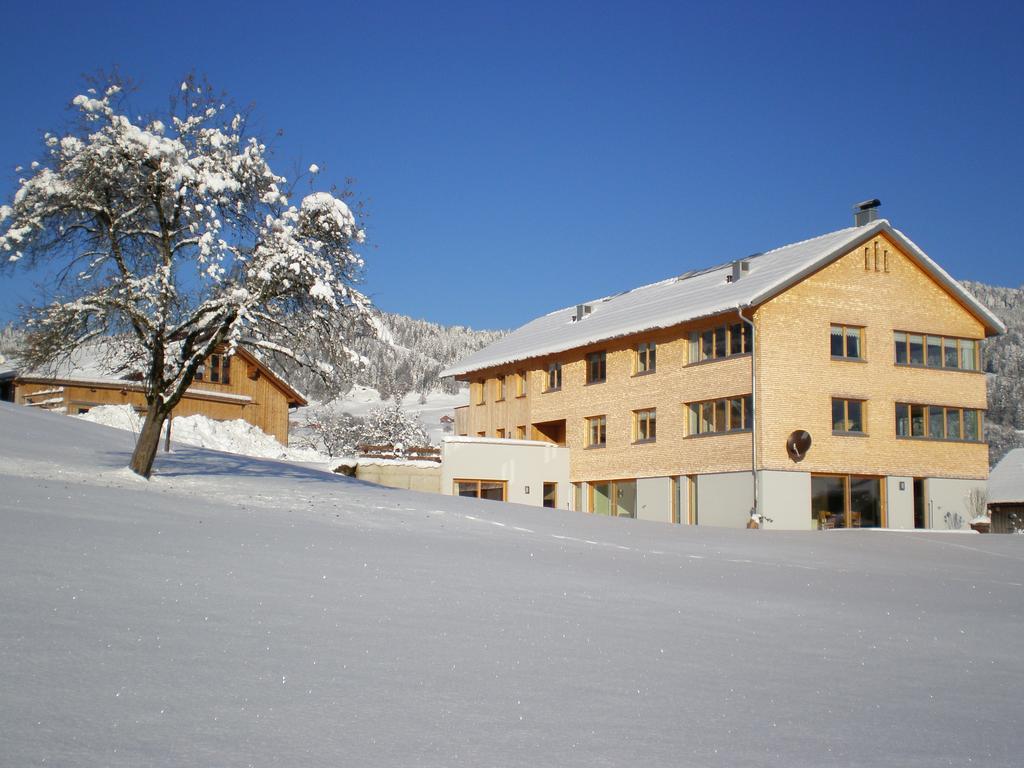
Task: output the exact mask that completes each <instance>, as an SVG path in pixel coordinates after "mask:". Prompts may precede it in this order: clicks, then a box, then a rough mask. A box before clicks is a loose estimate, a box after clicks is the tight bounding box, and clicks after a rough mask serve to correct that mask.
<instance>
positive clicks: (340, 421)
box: [301, 408, 363, 457]
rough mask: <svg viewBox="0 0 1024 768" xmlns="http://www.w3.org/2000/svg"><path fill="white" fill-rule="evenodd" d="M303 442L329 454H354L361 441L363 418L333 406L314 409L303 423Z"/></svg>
mask: <svg viewBox="0 0 1024 768" xmlns="http://www.w3.org/2000/svg"><path fill="white" fill-rule="evenodd" d="M303 427H304V428H305V432H306V433H305V435H304V436H303V437H302V438H301V440H302V442H303V443H304V444H305V445H307V446H309V447H310V448H313V449H315V450H317V451H320V452H321V453H324V454H326V455H327V456H331V457H334V456H354V455H355V453H356V449H357V447H358V446H359V444H360V442H361V435H362V432H363V420H362V419H360V418H357V417H355V416H353V415H352V414H350V413H342V412H340V411H337V410H334V409H331V408H318V409H316V410H314V411H312V412H311V413H310V414H309V415H308V416H307V417H306V421H305V422H304V423H303Z"/></svg>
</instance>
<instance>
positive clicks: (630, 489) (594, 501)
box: [587, 480, 636, 518]
mask: <svg viewBox="0 0 1024 768" xmlns="http://www.w3.org/2000/svg"><path fill="white" fill-rule="evenodd" d="M587 487H588V489H589V492H590V493H589V496H590V499H589V501H590V505H589V506H590V512H591V513H592V514H595V515H613V516H615V517H634V518H635V517H636V480H604V481H598V482H591V483H589V484H588V486H587Z"/></svg>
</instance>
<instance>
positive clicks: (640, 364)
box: [636, 341, 658, 374]
mask: <svg viewBox="0 0 1024 768" xmlns="http://www.w3.org/2000/svg"><path fill="white" fill-rule="evenodd" d="M657 355H658V345H657V344H655V343H654V342H653V341H650V342H643V343H642V344H638V345H637V348H636V372H637V373H638V374H641V373H654V371H655V370H657V367H658V357H657Z"/></svg>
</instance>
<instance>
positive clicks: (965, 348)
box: [893, 331, 980, 371]
mask: <svg viewBox="0 0 1024 768" xmlns="http://www.w3.org/2000/svg"><path fill="white" fill-rule="evenodd" d="M893 344H894V346H895V360H896V365H920V366H925V367H927V368H956V369H960V370H964V371H976V370H979V368H980V356H979V346H978V340H977V339H960V338H952V337H948V336H926V335H924V334H918V333H906V332H904V331H896V332H895V333H894V334H893Z"/></svg>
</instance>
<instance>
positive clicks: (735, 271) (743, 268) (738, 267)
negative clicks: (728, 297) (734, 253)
mask: <svg viewBox="0 0 1024 768" xmlns="http://www.w3.org/2000/svg"><path fill="white" fill-rule="evenodd" d="M749 271H750V259H736V261H734V262H733V263H732V274H731V275H726V276H725V282H727V283H736V282H739V280H740V278H741V277H743V276H744V275H745V274H747V272H749Z"/></svg>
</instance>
